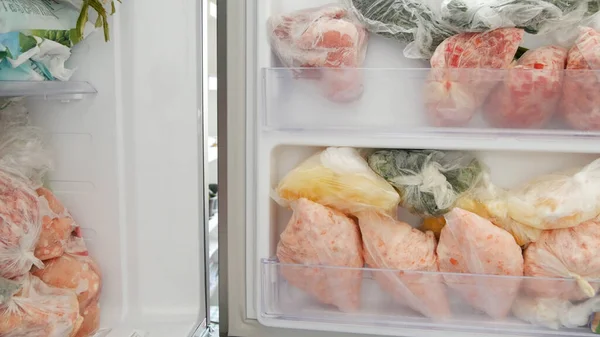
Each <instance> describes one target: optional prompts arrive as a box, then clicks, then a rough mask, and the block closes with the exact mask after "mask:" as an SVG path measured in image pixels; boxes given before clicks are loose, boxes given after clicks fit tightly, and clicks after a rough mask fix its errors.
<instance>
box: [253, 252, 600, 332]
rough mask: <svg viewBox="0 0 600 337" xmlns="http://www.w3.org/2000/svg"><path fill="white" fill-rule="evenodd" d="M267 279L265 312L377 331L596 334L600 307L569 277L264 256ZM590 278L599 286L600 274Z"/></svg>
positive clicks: (263, 300)
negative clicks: (593, 328)
mask: <svg viewBox="0 0 600 337" xmlns="http://www.w3.org/2000/svg"><path fill="white" fill-rule="evenodd" d="M261 282H262V298H261V305H260V312H259V315H260V316H261V317H262V318H263V319H268V320H271V321H273V320H279V321H282V320H283V321H289V322H302V323H303V325H300V326H305V327H310V326H311V325H310V324H306V323H311V322H313V323H315V324H322V323H330V324H331V323H332V324H338V325H340V327H344V326H355V327H356V326H361V327H369V328H372V329H373V330H372V331H374V332H378V330H377V329H378V328H382V327H386V329H390V328H391V329H394V328H397V329H438V330H439V329H442V330H452V331H464V332H480V333H481V332H484V333H485V332H490V333H491V332H493V333H506V334H509V333H510V334H517V335H523V336H525V335H527V336H588V335H589V336H592V335H593V333H592V331H591V330H590V327H589V322H590V317H591V315H592V312H594V311H596V310H598V309H600V306H599V304H598V303H599V301H600V300H599V299H598V298H597V297H595V298H591V299H585V300H584V299H583V298H581V297H578V296H579V295H580V293H579V289H580V288H579V287H580V286H581V285H580V284H578V283H577V282H576V281H575V280H570V279H543V278H528V277H508V276H489V275H472V274H450V273H432V272H409V271H398V270H380V269H369V268H362V269H353V268H340V267H326V266H309V265H293V264H282V263H279V262H277V260H276V259H265V260H263V261H262V279H261ZM590 284H591V286H592V287H594V289H599V288H600V283H599V282H590ZM566 298H570V299H571V300H570V301H567V300H564V299H566ZM599 311H600V310H599ZM516 316H518V317H516ZM564 325H567V326H569V327H565V326H564ZM341 330H344V329H343V328H341Z"/></svg>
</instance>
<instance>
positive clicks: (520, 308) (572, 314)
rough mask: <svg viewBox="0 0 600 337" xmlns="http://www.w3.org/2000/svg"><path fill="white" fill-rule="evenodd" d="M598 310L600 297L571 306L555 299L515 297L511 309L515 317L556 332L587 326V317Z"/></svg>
mask: <svg viewBox="0 0 600 337" xmlns="http://www.w3.org/2000/svg"><path fill="white" fill-rule="evenodd" d="M598 310H600V297H594V298H592V299H590V300H588V301H585V302H582V303H578V304H573V303H571V302H569V301H565V300H560V299H557V298H544V297H528V296H524V295H521V296H519V297H517V299H516V300H515V303H514V304H513V307H512V313H513V315H514V316H515V317H517V318H519V319H521V320H523V321H526V322H528V323H531V324H535V325H539V326H543V327H546V328H550V329H554V330H558V329H560V328H563V327H565V328H578V327H582V326H585V325H587V324H588V321H589V317H590V315H591V314H593V313H594V312H595V311H598Z"/></svg>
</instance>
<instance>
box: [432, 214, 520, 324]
mask: <svg viewBox="0 0 600 337" xmlns="http://www.w3.org/2000/svg"><path fill="white" fill-rule="evenodd" d="M444 217H445V218H446V226H445V227H444V229H442V233H441V235H440V242H439V244H438V248H437V253H438V259H439V266H440V271H441V272H447V273H465V274H475V275H465V276H464V277H463V276H459V275H444V278H445V280H446V282H447V285H448V287H450V288H451V289H453V290H454V291H456V292H457V293H458V294H460V295H461V296H462V297H463V298H464V299H465V300H466V301H467V302H468V303H469V304H471V305H472V306H473V307H474V308H477V309H479V310H482V311H484V312H485V313H487V314H488V315H490V316H491V317H492V318H497V319H498V318H504V317H505V316H506V315H507V314H508V313H509V312H510V309H511V306H512V304H513V301H514V299H515V297H516V296H517V294H518V291H519V286H520V280H519V279H518V278H517V279H515V278H502V277H500V278H494V277H490V276H491V275H501V276H523V255H522V253H521V247H519V245H517V243H516V242H515V239H514V238H513V237H512V235H510V234H509V233H508V232H506V231H505V230H503V229H501V228H498V227H496V226H494V225H493V224H492V223H491V222H490V221H489V220H487V219H484V218H482V217H480V216H478V215H476V214H474V213H471V212H468V211H465V210H463V209H460V208H455V209H453V210H452V211H451V212H449V213H447V214H446V215H445V216H444ZM486 275H490V276H486Z"/></svg>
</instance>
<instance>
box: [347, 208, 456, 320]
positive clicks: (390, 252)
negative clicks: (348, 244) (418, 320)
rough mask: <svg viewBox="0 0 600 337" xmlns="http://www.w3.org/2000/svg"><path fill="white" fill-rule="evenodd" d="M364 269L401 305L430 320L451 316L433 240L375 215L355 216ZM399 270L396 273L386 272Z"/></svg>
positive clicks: (373, 213)
mask: <svg viewBox="0 0 600 337" xmlns="http://www.w3.org/2000/svg"><path fill="white" fill-rule="evenodd" d="M358 223H359V225H360V232H361V234H362V239H363V249H364V257H365V262H366V264H367V266H369V267H371V268H376V269H388V270H387V271H383V270H382V271H373V272H372V273H373V278H374V279H375V280H376V281H377V282H378V283H379V285H380V286H381V287H382V288H383V289H384V290H385V291H386V292H388V293H390V294H391V295H392V296H394V298H395V299H396V300H397V301H398V302H399V303H401V304H405V305H407V306H408V307H410V308H412V309H413V310H416V311H418V312H420V313H422V314H423V315H425V316H428V317H431V318H436V319H440V318H446V317H449V316H450V308H449V305H448V299H447V298H446V289H445V287H444V285H443V281H442V278H441V276H440V275H439V274H434V273H422V274H420V273H411V272H438V271H439V268H438V261H437V256H436V254H435V248H436V240H435V237H434V236H433V233H432V232H427V233H423V232H420V231H419V230H417V229H414V228H412V227H411V226H410V225H409V224H407V223H404V222H401V221H395V220H394V219H393V218H391V217H390V216H388V215H384V214H381V213H378V212H376V211H368V212H362V213H359V214H358ZM389 269H392V270H398V272H394V271H389Z"/></svg>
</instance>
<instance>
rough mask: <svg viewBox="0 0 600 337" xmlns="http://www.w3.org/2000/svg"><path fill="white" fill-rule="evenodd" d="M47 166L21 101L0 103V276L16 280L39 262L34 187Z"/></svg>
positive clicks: (37, 133) (46, 157)
mask: <svg viewBox="0 0 600 337" xmlns="http://www.w3.org/2000/svg"><path fill="white" fill-rule="evenodd" d="M49 166H50V159H49V154H48V151H47V150H46V148H45V147H44V142H43V139H42V137H41V134H40V131H39V130H38V129H36V128H34V127H31V126H29V124H28V119H27V111H26V110H25V107H24V103H23V101H2V102H0V277H4V278H8V279H18V278H21V277H23V276H24V275H25V274H26V273H27V272H29V269H31V267H32V265H37V266H40V265H41V261H39V260H38V259H37V258H36V257H35V256H34V249H35V245H36V243H37V240H38V237H39V234H40V230H41V217H40V212H39V203H38V199H37V195H36V193H35V190H34V188H35V186H36V185H37V184H41V177H42V176H43V174H45V172H46V171H47V170H48V168H49Z"/></svg>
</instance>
